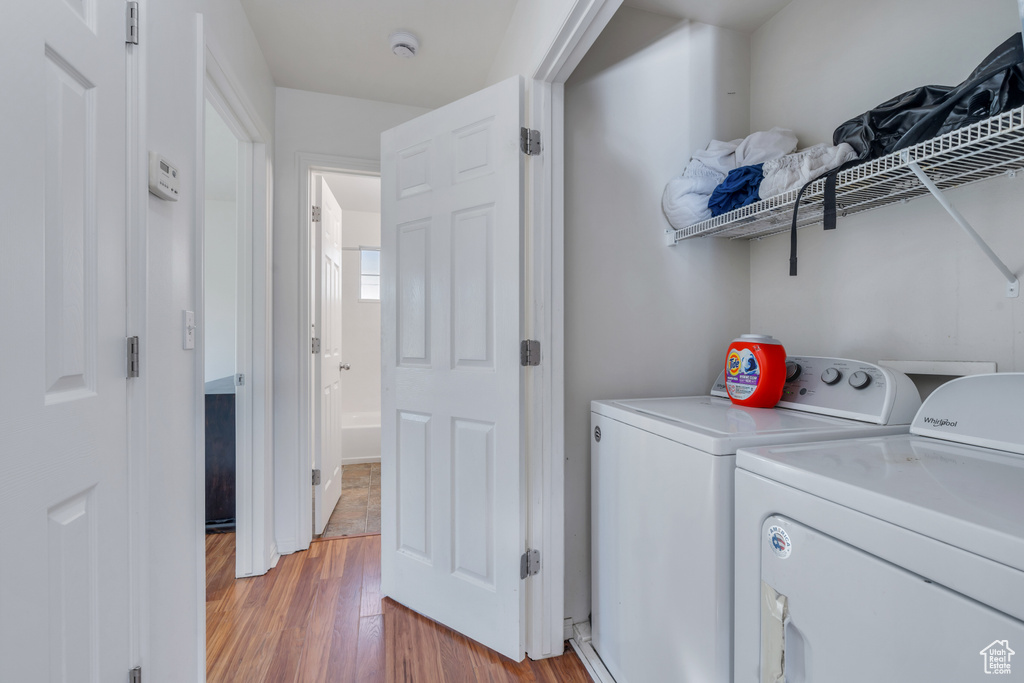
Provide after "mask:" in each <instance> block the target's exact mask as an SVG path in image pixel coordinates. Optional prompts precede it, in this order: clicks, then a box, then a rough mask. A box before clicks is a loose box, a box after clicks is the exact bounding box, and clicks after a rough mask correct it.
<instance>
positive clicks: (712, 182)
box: [661, 156, 725, 230]
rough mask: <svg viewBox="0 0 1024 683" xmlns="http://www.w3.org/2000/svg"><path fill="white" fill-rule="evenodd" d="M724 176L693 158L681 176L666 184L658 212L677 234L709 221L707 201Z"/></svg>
mask: <svg viewBox="0 0 1024 683" xmlns="http://www.w3.org/2000/svg"><path fill="white" fill-rule="evenodd" d="M724 179H725V174H724V173H720V172H719V171H716V170H715V169H713V168H710V167H709V166H707V165H706V164H705V163H704V162H703V161H701V160H700V159H697V158H696V156H695V157H694V158H693V159H691V160H690V163H689V164H688V165H687V166H686V170H685V171H683V175H681V176H676V177H675V178H673V179H672V180H670V181H668V185H666V186H665V193H664V194H663V195H662V196H661V208H662V210H664V212H665V216H666V217H667V218H668V222H669V223H671V224H672V227H673V228H675V229H676V230H682V229H683V228H685V227H687V226H690V225H693V224H694V223H700V222H701V221H703V220H707V219H708V218H711V210H710V209H709V208H708V197H710V196H711V193H712V192H713V191H714V189H715V188H716V187H718V184H719V183H721V182H722V181H723V180H724Z"/></svg>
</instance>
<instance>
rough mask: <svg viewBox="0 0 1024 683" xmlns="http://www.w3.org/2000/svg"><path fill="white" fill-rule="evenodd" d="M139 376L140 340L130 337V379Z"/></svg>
mask: <svg viewBox="0 0 1024 683" xmlns="http://www.w3.org/2000/svg"><path fill="white" fill-rule="evenodd" d="M138 376H139V338H138V337H128V377H129V378H131V377H138Z"/></svg>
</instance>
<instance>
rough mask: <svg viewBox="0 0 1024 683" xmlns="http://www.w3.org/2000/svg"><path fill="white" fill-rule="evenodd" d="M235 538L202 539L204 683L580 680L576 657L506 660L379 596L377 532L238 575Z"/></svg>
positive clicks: (317, 545)
mask: <svg viewBox="0 0 1024 683" xmlns="http://www.w3.org/2000/svg"><path fill="white" fill-rule="evenodd" d="M234 548H235V538H234V534H216V535H210V536H207V537H206V641H207V645H206V648H207V649H206V675H207V680H208V681H209V682H210V683H228V682H229V681H232V682H233V681H237V682H239V683H241V682H243V681H244V682H245V683H260V682H266V683H285V682H287V683H307V682H308V683H312V682H314V681H316V682H320V681H331V682H332V683H334V682H338V683H347V682H348V681H353V682H355V681H358V682H359V683H363V682H366V683H375V682H377V681H387V682H388V683H397V682H401V683H435V682H436V683H471V682H472V681H481V682H483V681H487V682H488V683H503V682H508V683H511V682H513V681H543V682H545V683H574V682H576V681H579V682H580V683H586V682H589V681H590V680H591V679H590V677H589V676H588V675H587V672H586V670H585V669H584V668H583V665H582V663H581V662H580V660H579V659H578V658H577V657H576V654H575V653H573V652H572V651H569V652H568V653H567V654H564V655H562V656H560V657H554V658H551V659H544V660H540V661H537V662H534V661H531V660H530V659H527V660H526V661H524V662H521V663H520V662H513V661H512V660H510V659H508V658H507V657H503V656H501V655H499V654H497V653H496V652H493V651H491V650H489V649H487V648H485V647H483V646H481V645H479V644H478V643H476V642H474V641H472V640H469V639H468V638H466V637H464V636H462V635H460V634H458V633H455V632H454V631H452V630H450V629H448V628H445V627H444V626H441V625H439V624H436V623H434V622H433V621H431V620H429V619H426V618H424V617H422V616H420V615H418V614H416V613H415V612H412V611H410V610H408V609H406V608H404V607H402V606H401V605H399V604H398V603H396V602H393V601H392V600H389V599H387V598H385V599H383V600H382V599H381V596H380V536H361V537H356V538H337V539H329V540H322V541H317V542H314V543H313V545H312V546H311V547H310V549H309V550H308V551H306V552H301V553H295V554H293V555H286V556H285V557H282V558H281V561H280V562H278V565H277V567H275V568H274V569H271V570H270V572H268V573H267V574H266V575H264V576H258V577H254V578H251V579H235V578H234V567H235V550H234Z"/></svg>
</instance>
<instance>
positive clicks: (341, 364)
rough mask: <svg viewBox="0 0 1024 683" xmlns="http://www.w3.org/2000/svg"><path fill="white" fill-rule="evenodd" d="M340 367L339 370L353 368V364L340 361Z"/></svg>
mask: <svg viewBox="0 0 1024 683" xmlns="http://www.w3.org/2000/svg"><path fill="white" fill-rule="evenodd" d="M338 369H339V370H351V369H352V366H351V365H349V364H348V363H339V364H338Z"/></svg>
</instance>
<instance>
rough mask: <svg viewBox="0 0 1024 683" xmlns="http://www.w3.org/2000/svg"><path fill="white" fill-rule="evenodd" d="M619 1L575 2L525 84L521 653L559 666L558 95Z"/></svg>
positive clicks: (566, 628) (561, 362) (562, 632)
mask: <svg viewBox="0 0 1024 683" xmlns="http://www.w3.org/2000/svg"><path fill="white" fill-rule="evenodd" d="M622 2H623V0H576V2H575V3H574V5H573V8H572V10H571V11H570V13H569V15H568V17H567V18H566V20H565V22H563V24H562V26H561V28H560V29H559V31H558V33H557V34H556V35H555V38H554V40H553V41H552V43H551V45H550V46H549V47H548V49H547V51H546V53H545V55H544V58H543V59H542V61H541V63H540V65H539V66H538V67H537V69H536V71H534V73H533V74H532V80H530V81H529V82H528V83H527V103H526V111H527V119H528V121H529V123H528V124H526V125H528V126H529V127H530V128H535V129H537V130H539V131H541V153H540V155H538V156H536V157H527V160H526V181H525V182H526V186H527V187H528V188H529V189H528V191H527V192H526V197H527V199H526V206H525V207H524V213H525V216H526V220H525V225H526V228H525V230H526V240H525V250H526V255H527V256H528V258H527V266H526V272H525V273H524V274H523V275H524V277H523V283H524V287H525V291H524V301H525V303H526V310H525V311H524V316H523V334H524V338H525V339H536V340H539V341H540V342H541V364H540V365H539V366H537V367H534V368H530V371H531V372H530V373H527V380H526V385H525V386H526V395H527V396H528V397H529V399H530V401H531V404H530V406H531V409H530V410H529V411H527V412H526V413H525V414H524V419H525V422H526V444H527V448H526V458H527V465H526V471H527V487H528V490H527V494H526V495H527V501H528V505H527V510H528V512H527V520H526V542H527V546H528V547H530V548H537V549H539V550H540V551H541V571H540V573H539V574H537V575H536V576H535V577H530V578H528V579H527V580H526V652H527V654H528V655H529V656H530V657H531V658H533V659H541V658H544V657H556V656H558V655H561V654H562V653H563V650H564V642H565V641H566V640H568V639H569V638H571V637H572V620H571V619H567V618H566V617H565V580H566V574H565V293H564V281H565V254H564V243H565V216H564V208H565V203H564V196H565V186H564V170H565V158H564V140H565V125H564V120H565V98H564V85H565V82H566V80H568V78H569V76H571V75H572V72H573V71H574V70H575V69H576V67H577V66H578V65H579V63H580V61H581V60H582V59H583V57H584V56H585V55H586V54H587V51H588V50H590V47H591V46H592V45H593V44H594V41H595V40H597V37H598V36H599V35H600V34H601V32H602V31H603V30H604V28H605V26H607V25H608V22H609V21H611V18H612V16H613V15H614V14H615V12H616V11H617V10H618V9H619V6H620V5H622Z"/></svg>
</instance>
